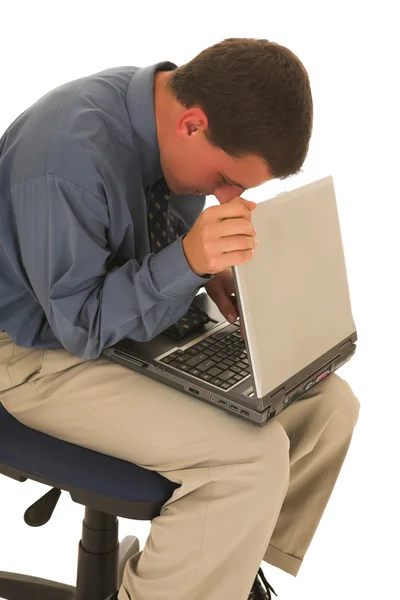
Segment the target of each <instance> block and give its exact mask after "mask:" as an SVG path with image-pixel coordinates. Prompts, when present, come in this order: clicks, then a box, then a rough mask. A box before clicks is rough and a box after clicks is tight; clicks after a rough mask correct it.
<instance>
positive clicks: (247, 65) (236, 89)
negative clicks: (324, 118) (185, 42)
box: [168, 38, 313, 179]
mask: <svg viewBox="0 0 400 600" xmlns="http://www.w3.org/2000/svg"><path fill="white" fill-rule="evenodd" d="M168 88H169V89H170V90H171V91H172V93H173V94H174V96H175V97H176V99H177V100H178V101H179V102H180V103H181V104H182V105H183V106H185V108H190V107H191V106H193V105H198V106H201V108H202V109H203V110H204V112H205V113H206V114H207V117H208V121H209V128H208V130H206V131H205V136H206V138H207V140H208V141H209V142H210V143H211V144H212V145H213V146H214V147H217V148H220V149H222V150H223V151H224V152H226V153H227V154H229V155H230V156H232V157H233V158H243V157H244V156H247V155H256V156H258V157H260V158H261V159H262V160H264V162H265V163H266V164H267V165H268V168H269V169H270V171H271V173H272V176H273V177H274V178H275V179H286V178H287V177H290V176H291V175H296V174H297V173H299V172H300V171H301V166H302V164H303V162H304V160H305V158H306V156H307V152H308V147H309V142H310V138H311V131H312V123H313V102H312V96H311V87H310V81H309V77H308V73H307V71H306V69H305V67H304V66H303V64H302V63H301V62H300V60H299V59H298V58H297V56H296V55H295V54H293V52H291V50H289V49H288V48H286V47H285V46H281V45H279V44H277V43H275V42H270V41H268V40H266V39H257V38H227V39H225V40H223V41H222V42H218V43H217V44H214V45H213V46H210V47H209V48H206V49H205V50H203V51H202V52H200V54H198V55H197V56H196V57H195V58H193V59H192V60H191V61H190V62H188V63H186V64H184V65H181V66H180V67H177V68H176V69H174V70H173V71H172V72H171V76H170V78H169V80H168Z"/></svg>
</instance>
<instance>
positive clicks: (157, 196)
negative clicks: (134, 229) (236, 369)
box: [147, 177, 210, 340]
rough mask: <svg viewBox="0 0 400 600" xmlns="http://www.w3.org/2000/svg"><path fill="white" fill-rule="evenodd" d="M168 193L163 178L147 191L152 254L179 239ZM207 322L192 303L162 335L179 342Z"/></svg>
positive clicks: (169, 191) (207, 319)
mask: <svg viewBox="0 0 400 600" xmlns="http://www.w3.org/2000/svg"><path fill="white" fill-rule="evenodd" d="M170 193H171V190H170V189H169V188H168V185H167V182H166V181H165V179H164V177H161V179H159V180H158V181H156V183H155V184H153V185H151V186H150V187H149V189H148V196H147V197H148V199H149V212H148V225H149V232H150V245H151V250H152V252H154V254H157V252H159V251H160V250H162V249H163V248H165V247H166V246H168V244H171V243H172V242H174V241H175V240H176V239H178V238H179V233H178V224H177V222H176V219H175V217H174V215H172V214H170V211H169V202H168V201H169V197H170ZM209 321H210V317H209V316H208V314H207V313H206V312H204V311H203V310H200V309H199V308H198V307H197V306H194V305H193V303H192V304H191V305H190V307H189V310H188V311H187V313H186V314H185V315H184V316H183V317H181V318H180V319H179V321H177V322H176V323H175V324H174V325H171V326H170V327H168V329H166V330H165V331H164V332H163V333H165V334H166V335H168V336H169V337H172V338H174V339H177V340H180V339H181V338H183V337H184V336H185V335H187V334H188V333H189V332H192V331H196V330H200V329H202V327H203V325H204V324H205V323H208V322H209Z"/></svg>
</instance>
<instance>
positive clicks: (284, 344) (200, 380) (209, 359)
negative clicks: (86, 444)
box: [103, 175, 357, 427]
mask: <svg viewBox="0 0 400 600" xmlns="http://www.w3.org/2000/svg"><path fill="white" fill-rule="evenodd" d="M251 218H252V223H253V225H254V227H255V228H256V230H257V239H258V242H259V244H258V246H257V248H256V249H255V252H254V255H253V258H252V259H251V260H250V261H248V262H246V263H243V264H241V265H238V266H234V267H232V271H233V276H234V281H235V288H236V294H235V296H232V299H233V300H235V302H236V306H237V311H238V314H239V318H240V321H236V323H234V324H230V323H229V322H228V321H226V320H225V318H224V317H223V315H222V314H221V313H220V311H219V310H218V307H217V306H216V304H215V303H214V302H213V301H212V300H211V298H210V297H209V296H208V295H207V293H206V292H205V291H204V290H203V291H202V292H201V293H200V292H199V293H198V294H197V295H196V296H195V298H194V302H195V304H196V305H197V306H199V307H200V308H201V309H202V310H204V311H205V312H206V313H207V314H208V315H209V317H210V319H211V321H210V322H209V323H206V324H205V325H202V329H201V330H200V331H196V332H189V333H188V334H187V335H186V336H184V337H183V338H182V339H180V340H174V339H173V338H171V337H169V336H167V335H165V334H164V333H161V334H159V335H157V336H156V337H154V338H153V339H152V340H150V341H148V342H136V341H134V340H130V339H128V338H124V339H122V340H120V341H119V342H118V343H117V344H115V345H113V346H111V347H109V348H107V349H105V350H104V351H103V354H104V355H106V356H108V357H109V358H110V359H111V360H113V361H115V362H117V363H119V364H121V365H124V366H126V367H128V368H129V369H133V370H135V371H138V372H140V373H143V374H144V375H147V376H148V377H152V378H154V379H156V380H158V381H161V382H163V383H165V384H166V385H169V386H172V387H174V388H175V389H177V390H180V391H181V392H184V393H185V394H188V395H189V396H192V397H193V398H196V399H197V400H199V401H202V402H207V403H208V404H210V405H212V406H215V407H216V408H218V409H221V410H224V411H226V412H228V413H230V414H231V415H236V416H237V417H238V418H241V419H244V420H246V421H248V422H249V423H253V424H254V425H258V426H259V427H262V426H264V425H265V424H266V423H268V421H270V420H271V419H273V418H274V417H275V416H276V415H278V414H279V413H280V412H281V411H283V410H285V409H287V408H288V407H289V406H290V405H291V404H292V403H293V402H295V401H298V400H300V399H301V398H302V396H303V395H304V393H305V392H307V391H308V390H309V389H310V388H312V387H313V386H315V385H318V382H320V381H321V380H322V379H324V378H325V377H328V376H329V374H330V373H332V372H333V371H336V370H337V369H338V368H339V367H340V366H341V365H343V364H344V363H345V362H347V361H348V360H349V359H350V358H351V357H352V356H353V354H354V352H355V349H356V345H355V342H356V340H357V332H356V328H355V325H354V321H353V317H352V312H351V306H350V296H349V288H348V282H347V275H346V266H345V259H344V253H343V248H342V239H341V233H340V226H339V218H338V212H337V206H336V198H335V190H334V182H333V177H332V176H331V175H329V176H327V177H324V178H322V179H318V180H317V181H313V182H312V183H309V184H307V185H303V186H301V187H297V188H296V189H293V190H291V191H287V192H283V193H280V194H278V195H277V196H274V197H272V198H269V199H267V200H265V201H263V202H259V203H257V208H256V209H255V210H254V211H253V212H252V217H251ZM239 322H241V323H242V329H243V335H244V339H242V337H241V334H240V327H239Z"/></svg>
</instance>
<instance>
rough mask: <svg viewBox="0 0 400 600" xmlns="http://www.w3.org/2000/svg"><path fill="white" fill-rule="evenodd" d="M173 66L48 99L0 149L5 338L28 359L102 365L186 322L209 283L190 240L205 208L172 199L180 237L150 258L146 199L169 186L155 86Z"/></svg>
mask: <svg viewBox="0 0 400 600" xmlns="http://www.w3.org/2000/svg"><path fill="white" fill-rule="evenodd" d="M176 66H177V65H175V64H174V63H171V62H169V61H164V62H159V63H156V64H154V65H151V66H148V67H144V68H139V67H133V66H127V67H116V68H110V69H106V70H104V71H101V72H99V73H95V74H93V75H89V76H87V77H82V78H80V79H77V80H74V81H71V82H69V83H66V84H64V85H61V86H59V87H57V88H56V89H54V90H52V91H50V92H49V93H47V94H46V95H44V96H43V97H42V98H40V99H39V100H38V101H37V102H35V103H34V104H33V105H32V106H31V107H29V108H28V109H27V110H26V111H25V112H23V113H22V114H21V115H20V116H19V117H17V119H15V121H14V122H13V123H11V125H10V126H9V127H8V129H7V130H6V131H5V133H4V135H3V137H2V138H1V140H0V331H1V330H5V331H6V333H7V334H8V335H9V336H10V337H11V338H12V340H13V341H14V343H15V344H17V345H18V346H22V347H24V348H65V349H66V350H68V351H69V352H71V353H72V354H74V355H76V356H79V357H82V358H87V359H91V358H97V357H98V356H99V355H100V354H101V352H102V350H103V349H104V348H107V347H109V346H112V345H113V344H115V343H116V342H118V341H119V340H120V339H122V338H124V337H128V338H131V339H133V340H136V341H142V342H145V341H148V340H150V339H152V338H153V337H155V336H156V335H158V334H159V333H160V332H162V331H164V330H165V329H167V328H168V327H169V326H170V325H172V324H173V323H175V322H176V321H177V320H178V319H180V317H182V316H183V315H184V314H185V313H186V312H187V310H188V309H189V306H190V304H191V302H192V301H193V298H194V296H195V295H196V293H197V292H198V290H199V288H200V287H201V286H203V285H205V283H207V281H209V279H210V277H208V276H204V277H200V276H198V275H196V274H195V273H194V272H193V271H192V270H191V268H190V266H189V264H188V262H187V260H186V258H185V255H184V251H183V248H182V239H183V237H184V235H185V233H187V232H188V231H189V229H190V228H191V227H192V225H193V224H194V222H195V220H196V219H197V217H198V216H199V215H200V213H201V212H202V210H203V209H204V205H205V197H204V196H194V195H186V196H178V195H175V194H171V197H170V210H171V212H172V213H173V215H174V216H175V218H176V220H177V222H178V223H179V229H180V234H181V235H180V237H179V238H178V239H177V240H176V241H174V242H173V243H172V244H170V245H169V246H168V247H166V248H164V249H163V250H162V251H160V252H158V253H157V254H154V253H152V252H151V249H150V243H149V233H148V226H147V199H146V195H145V189H146V188H147V187H148V186H149V185H151V184H153V183H154V182H156V181H157V180H158V179H159V178H160V177H162V176H163V173H162V170H161V165H160V153H159V148H158V143H157V131H156V123H155V115H154V100H153V82H154V73H155V72H156V71H157V70H172V69H174V68H176Z"/></svg>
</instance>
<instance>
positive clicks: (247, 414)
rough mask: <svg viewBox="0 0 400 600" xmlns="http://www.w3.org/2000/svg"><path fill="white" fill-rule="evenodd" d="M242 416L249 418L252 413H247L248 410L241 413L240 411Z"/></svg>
mask: <svg viewBox="0 0 400 600" xmlns="http://www.w3.org/2000/svg"><path fill="white" fill-rule="evenodd" d="M240 414H241V415H245V416H246V417H249V416H250V413H249V412H247V410H241V411H240Z"/></svg>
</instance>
